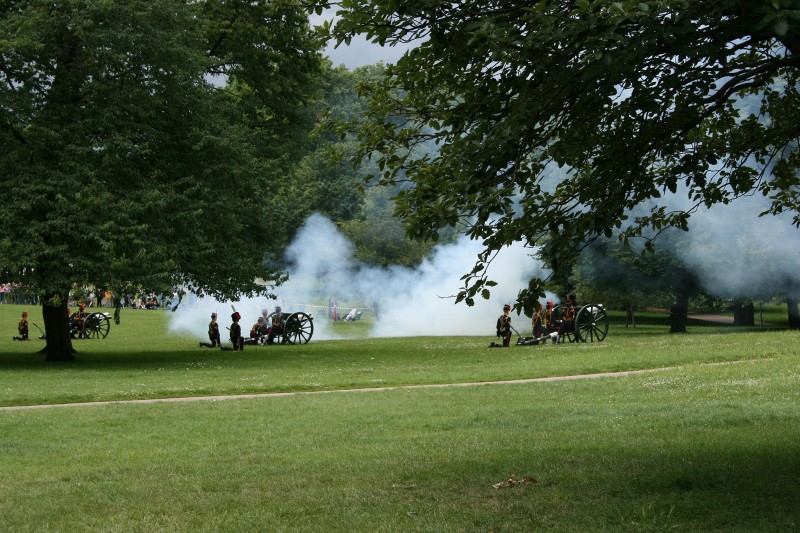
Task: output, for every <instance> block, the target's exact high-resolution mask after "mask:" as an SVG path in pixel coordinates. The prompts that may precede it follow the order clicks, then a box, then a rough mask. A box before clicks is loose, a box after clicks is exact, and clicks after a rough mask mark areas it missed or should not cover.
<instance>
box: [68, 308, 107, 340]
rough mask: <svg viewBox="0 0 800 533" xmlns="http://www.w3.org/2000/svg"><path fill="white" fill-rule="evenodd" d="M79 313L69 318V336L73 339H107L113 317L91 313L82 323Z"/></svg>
mask: <svg viewBox="0 0 800 533" xmlns="http://www.w3.org/2000/svg"><path fill="white" fill-rule="evenodd" d="M77 316H78V313H72V315H70V317H69V336H70V337H72V338H73V339H105V338H106V337H107V336H108V332H109V330H110V329H111V315H110V314H108V313H89V314H88V315H86V317H85V318H84V319H83V320H82V321H81V320H79V319H78V318H77Z"/></svg>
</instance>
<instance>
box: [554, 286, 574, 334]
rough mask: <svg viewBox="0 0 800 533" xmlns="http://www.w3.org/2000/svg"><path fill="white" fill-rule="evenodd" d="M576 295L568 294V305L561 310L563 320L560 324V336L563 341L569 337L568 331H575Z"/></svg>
mask: <svg viewBox="0 0 800 533" xmlns="http://www.w3.org/2000/svg"><path fill="white" fill-rule="evenodd" d="M575 312H576V309H575V295H574V294H570V295H568V296H567V305H565V306H564V308H563V309H562V311H561V316H560V319H561V322H559V324H558V338H559V340H560V341H561V342H564V339H565V338H567V337H566V336H567V333H572V332H574V331H575Z"/></svg>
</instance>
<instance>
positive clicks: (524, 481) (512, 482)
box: [492, 474, 536, 489]
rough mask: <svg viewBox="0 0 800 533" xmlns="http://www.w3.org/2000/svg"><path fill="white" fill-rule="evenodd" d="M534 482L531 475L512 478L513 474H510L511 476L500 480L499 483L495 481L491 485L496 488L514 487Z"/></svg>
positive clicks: (534, 479)
mask: <svg viewBox="0 0 800 533" xmlns="http://www.w3.org/2000/svg"><path fill="white" fill-rule="evenodd" d="M534 483H536V478H534V477H531V476H526V477H524V478H522V479H514V474H511V477H510V478H508V479H507V480H505V481H501V482H499V483H495V484H494V485H492V487H494V488H496V489H500V488H505V487H515V486H517V485H523V484H524V485H532V484H534Z"/></svg>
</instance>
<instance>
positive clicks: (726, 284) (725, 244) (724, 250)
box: [676, 195, 800, 298]
mask: <svg viewBox="0 0 800 533" xmlns="http://www.w3.org/2000/svg"><path fill="white" fill-rule="evenodd" d="M768 207H769V201H768V200H767V199H766V198H764V197H763V196H761V195H756V196H747V197H744V198H740V199H737V200H735V201H734V202H732V203H730V204H728V205H715V206H713V207H712V208H710V209H701V210H699V211H698V212H696V213H695V214H694V215H693V216H692V217H691V219H690V223H689V232H688V233H687V234H686V236H685V239H684V240H685V242H686V245H685V246H679V247H677V249H676V253H677V255H678V257H680V258H681V260H682V261H683V262H684V263H685V264H686V266H687V267H688V268H690V269H691V270H692V271H693V272H695V274H696V275H697V276H698V278H699V280H700V282H701V284H702V285H703V287H704V288H705V289H706V290H707V291H709V292H710V293H712V294H715V295H719V296H729V297H742V298H747V297H750V298H752V297H756V296H758V295H764V294H770V293H775V292H776V291H778V292H779V291H780V290H781V287H784V286H785V285H786V281H787V280H796V281H795V283H798V282H800V265H799V264H798V263H799V262H800V231H799V230H798V229H797V228H796V227H794V226H793V225H792V221H791V218H792V217H791V214H790V213H781V214H778V215H765V216H761V217H760V216H759V214H760V213H762V212H764V211H765V210H766V209H767V208H768Z"/></svg>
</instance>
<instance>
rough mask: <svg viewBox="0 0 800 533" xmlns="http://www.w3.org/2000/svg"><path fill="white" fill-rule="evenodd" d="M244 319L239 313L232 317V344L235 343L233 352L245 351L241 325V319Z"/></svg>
mask: <svg viewBox="0 0 800 533" xmlns="http://www.w3.org/2000/svg"><path fill="white" fill-rule="evenodd" d="M241 318H242V315H240V314H239V313H238V312H234V313H233V314H232V315H231V320H233V324H231V342H232V343H233V351H234V352H240V351H242V350H244V337H242V326H240V325H239V319H241Z"/></svg>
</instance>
